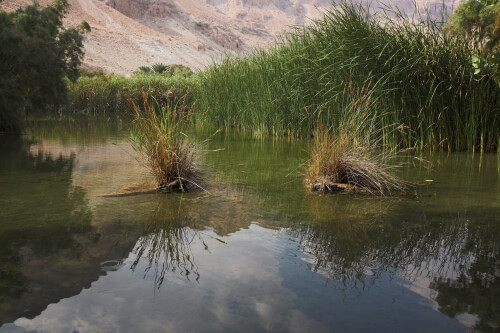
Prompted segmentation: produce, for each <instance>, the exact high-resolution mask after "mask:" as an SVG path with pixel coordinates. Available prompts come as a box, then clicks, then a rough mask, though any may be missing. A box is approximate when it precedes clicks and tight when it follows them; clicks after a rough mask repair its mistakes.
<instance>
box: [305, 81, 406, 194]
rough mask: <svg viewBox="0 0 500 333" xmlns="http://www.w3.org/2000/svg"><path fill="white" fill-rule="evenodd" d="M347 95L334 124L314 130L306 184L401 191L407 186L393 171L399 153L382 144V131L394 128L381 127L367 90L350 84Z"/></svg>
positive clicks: (321, 187)
mask: <svg viewBox="0 0 500 333" xmlns="http://www.w3.org/2000/svg"><path fill="white" fill-rule="evenodd" d="M347 93H348V95H349V96H348V98H347V100H346V101H345V103H346V105H345V106H344V111H343V113H342V114H341V115H340V119H338V120H337V121H334V123H335V125H332V126H331V127H328V128H323V127H322V126H321V124H320V126H319V127H318V129H317V130H316V131H315V135H314V144H313V147H312V151H311V156H310V160H309V163H308V166H307V170H306V180H305V182H306V184H307V185H309V186H310V187H311V188H312V189H313V190H320V191H324V192H333V191H336V190H352V191H358V190H361V191H366V192H368V193H371V194H377V195H390V194H393V193H396V192H400V191H403V190H404V189H405V188H406V186H407V184H406V183H405V182H404V181H403V180H402V179H400V178H399V177H397V176H395V175H394V174H393V172H392V171H393V169H394V168H396V167H397V166H398V164H397V163H395V158H397V157H398V150H396V148H394V147H392V146H390V147H388V146H386V145H384V144H383V141H384V138H385V137H386V136H387V134H386V133H384V131H388V129H389V128H390V127H392V128H393V130H394V129H395V128H397V127H396V126H395V125H386V126H384V124H383V122H382V120H383V119H384V117H382V115H380V114H378V113H377V111H376V107H377V103H376V99H375V98H374V97H373V95H372V93H371V92H370V91H369V90H368V89H367V88H366V87H361V88H359V89H354V88H352V84H350V85H349V87H348V90H347ZM381 127H382V128H383V129H381ZM400 129H401V127H400Z"/></svg>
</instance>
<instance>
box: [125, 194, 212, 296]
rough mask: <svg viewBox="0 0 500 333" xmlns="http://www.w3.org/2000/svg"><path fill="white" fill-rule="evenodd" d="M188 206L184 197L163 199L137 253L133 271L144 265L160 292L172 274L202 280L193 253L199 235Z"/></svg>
mask: <svg viewBox="0 0 500 333" xmlns="http://www.w3.org/2000/svg"><path fill="white" fill-rule="evenodd" d="M188 205H189V204H188V202H183V201H182V197H181V196H170V197H167V198H161V199H160V200H159V201H158V206H157V207H156V209H155V210H154V212H153V214H152V216H151V218H150V219H149V220H148V221H147V222H145V223H144V224H143V229H142V235H143V236H142V237H140V238H139V240H138V241H137V244H136V247H135V249H134V252H135V254H136V258H135V259H134V262H133V264H132V267H131V268H132V269H133V270H136V269H137V268H138V266H139V265H140V264H141V263H142V264H144V265H145V268H144V274H145V275H147V274H148V273H150V272H152V274H153V277H154V281H155V285H156V287H157V288H158V289H159V288H161V285H162V284H163V281H164V279H165V278H166V274H167V273H168V272H178V273H179V274H181V275H183V276H185V277H186V278H187V279H190V276H191V274H193V275H194V277H195V279H196V281H197V280H198V279H199V278H200V275H199V274H198V271H197V267H196V264H195V262H194V258H193V255H192V253H191V243H192V242H193V240H194V239H195V238H196V237H199V232H198V230H196V226H195V225H194V223H193V219H192V217H191V216H190V212H189V211H190V209H189V207H187V206H188ZM202 242H203V241H202ZM203 244H205V243H203ZM205 247H206V245H205Z"/></svg>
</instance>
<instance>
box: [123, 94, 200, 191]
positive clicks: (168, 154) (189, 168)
mask: <svg viewBox="0 0 500 333" xmlns="http://www.w3.org/2000/svg"><path fill="white" fill-rule="evenodd" d="M142 97H143V102H142V107H141V106H138V104H136V103H135V102H134V101H133V100H132V99H129V102H130V103H131V105H132V106H133V111H132V112H133V116H134V120H133V123H132V132H131V139H132V144H133V146H134V148H135V149H136V150H137V151H138V152H139V153H140V155H141V157H142V159H143V161H144V163H145V164H146V166H147V167H148V168H149V170H150V171H151V173H152V175H153V176H154V178H155V181H156V184H157V188H158V190H160V191H164V192H186V191H189V190H190V189H192V188H193V186H199V185H198V184H199V182H200V181H199V178H200V172H199V170H198V168H197V165H196V149H195V145H194V143H192V142H191V141H190V140H189V138H188V137H187V136H186V134H185V133H184V130H185V129H186V127H187V126H188V123H189V121H190V116H191V110H190V108H189V107H188V106H187V104H185V101H180V102H178V101H176V100H171V101H168V102H159V101H158V100H156V99H155V98H154V97H148V96H147V95H146V94H143V95H142Z"/></svg>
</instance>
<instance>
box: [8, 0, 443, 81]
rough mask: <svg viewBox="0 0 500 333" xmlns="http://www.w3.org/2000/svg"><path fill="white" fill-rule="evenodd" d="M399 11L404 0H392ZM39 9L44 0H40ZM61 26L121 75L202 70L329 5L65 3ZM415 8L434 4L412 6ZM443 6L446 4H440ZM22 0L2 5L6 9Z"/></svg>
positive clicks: (249, 0) (326, 0) (407, 2)
mask: <svg viewBox="0 0 500 333" xmlns="http://www.w3.org/2000/svg"><path fill="white" fill-rule="evenodd" d="M392 1H393V2H394V3H396V4H397V5H398V6H399V7H400V8H402V9H408V8H413V5H412V3H413V1H412V0H392ZM40 2H41V3H42V4H43V3H47V2H48V0H43V1H40ZM69 2H70V3H71V5H72V10H71V13H70V15H68V17H67V19H66V24H67V25H69V26H71V25H78V24H79V22H80V21H81V20H86V21H87V22H89V24H90V25H91V27H92V32H91V33H89V34H88V35H87V39H86V42H85V48H86V55H85V59H84V64H85V65H86V66H87V67H90V68H103V69H105V70H107V71H115V72H119V73H124V74H128V73H131V72H132V71H134V70H135V69H137V67H139V66H141V65H151V64H153V63H155V62H163V63H166V64H172V63H180V64H184V65H187V66H189V67H192V68H193V69H202V68H203V67H205V66H206V65H208V64H210V63H211V62H212V61H216V59H218V58H220V56H221V54H223V53H224V52H235V53H242V52H248V51H250V50H251V49H253V48H255V47H265V46H268V45H272V43H273V41H274V38H275V36H276V35H277V34H279V33H281V32H283V31H286V30H287V29H289V28H290V26H292V25H303V24H305V23H307V20H308V19H315V18H319V17H321V13H322V11H323V10H325V9H326V8H328V7H329V6H330V3H331V2H330V0H69ZM417 2H418V3H419V4H420V5H421V6H422V8H428V7H429V6H432V5H434V4H435V3H434V2H432V1H428V0H418V1H417ZM448 2H451V0H448ZM29 3H31V1H30V0H4V1H3V2H2V4H1V5H0V7H2V8H3V9H7V10H13V9H15V8H18V7H20V6H25V5H27V4H29Z"/></svg>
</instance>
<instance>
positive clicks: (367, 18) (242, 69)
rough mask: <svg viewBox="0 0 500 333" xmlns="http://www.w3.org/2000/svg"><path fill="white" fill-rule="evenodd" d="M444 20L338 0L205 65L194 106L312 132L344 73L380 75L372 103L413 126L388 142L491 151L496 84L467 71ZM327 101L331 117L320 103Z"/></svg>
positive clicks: (245, 123) (295, 132)
mask: <svg viewBox="0 0 500 333" xmlns="http://www.w3.org/2000/svg"><path fill="white" fill-rule="evenodd" d="M388 10H390V9H388ZM429 17H430V16H429ZM441 26H442V22H438V21H432V20H430V19H427V18H419V17H414V18H410V17H406V16H405V15H403V14H401V13H398V12H393V13H387V14H384V13H378V14H371V13H369V11H368V9H367V8H366V7H364V6H362V5H355V4H352V3H349V2H344V3H343V4H341V5H337V6H335V7H332V9H331V10H330V11H328V12H327V13H326V15H325V17H324V18H323V19H322V20H319V21H315V22H313V23H312V24H311V25H310V26H309V27H307V28H304V29H302V28H300V29H297V30H296V31H294V32H293V33H291V34H289V35H287V36H284V37H283V38H282V39H281V40H279V41H278V42H277V46H276V47H275V48H272V49H270V50H258V51H256V52H255V53H253V54H252V55H250V56H247V57H232V56H228V57H226V58H225V59H224V60H223V61H222V62H221V63H219V64H217V65H214V66H212V67H211V68H209V69H208V70H207V71H205V72H203V73H202V74H201V75H202V82H203V83H202V86H203V89H201V90H200V92H199V101H200V109H201V110H203V111H204V112H206V116H207V119H209V120H210V121H211V122H214V123H215V124H216V125H217V126H221V125H222V126H225V127H237V128H240V129H246V130H253V131H255V132H259V133H272V134H276V135H283V134H285V135H292V136H309V135H311V134H313V132H314V131H315V129H316V128H317V125H318V124H319V123H322V124H323V125H324V126H326V127H330V126H332V125H334V124H335V123H334V122H333V119H335V117H333V116H334V115H337V116H338V115H340V114H341V113H342V112H343V111H342V109H341V107H339V105H340V104H341V103H340V101H341V99H342V94H343V90H344V89H345V87H346V85H348V84H349V82H353V83H355V84H357V85H363V84H364V83H365V82H370V81H371V82H379V86H380V89H378V90H377V94H379V95H378V96H377V97H378V98H379V102H380V106H379V107H380V108H381V109H380V112H379V113H382V111H383V117H385V118H386V120H387V122H389V123H398V124H403V125H404V126H405V127H407V128H409V129H410V130H409V131H406V132H405V134H404V135H403V134H402V133H392V134H394V135H392V136H387V137H386V138H385V140H386V142H385V144H391V145H393V146H401V145H403V146H405V147H416V148H417V149H419V150H448V151H452V150H454V151H464V150H468V151H479V150H481V151H495V150H497V148H498V147H497V146H498V142H499V140H500V134H499V131H498V128H499V127H500V88H499V86H498V84H497V83H496V82H495V80H494V78H493V77H492V76H491V75H486V74H485V75H475V74H474V67H473V64H472V56H473V55H474V52H475V51H474V50H473V49H472V48H471V46H470V43H468V42H467V41H466V40H464V39H462V38H461V37H459V36H450V35H446V34H445V33H443V31H442V29H441ZM328 108H329V109H330V112H331V115H332V117H331V118H330V119H327V116H326V112H321V110H323V111H324V110H325V109H328ZM318 115H319V116H318ZM329 121H330V122H329ZM386 133H387V132H386Z"/></svg>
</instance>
